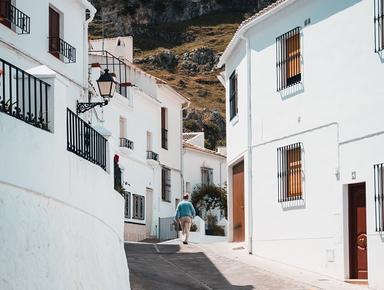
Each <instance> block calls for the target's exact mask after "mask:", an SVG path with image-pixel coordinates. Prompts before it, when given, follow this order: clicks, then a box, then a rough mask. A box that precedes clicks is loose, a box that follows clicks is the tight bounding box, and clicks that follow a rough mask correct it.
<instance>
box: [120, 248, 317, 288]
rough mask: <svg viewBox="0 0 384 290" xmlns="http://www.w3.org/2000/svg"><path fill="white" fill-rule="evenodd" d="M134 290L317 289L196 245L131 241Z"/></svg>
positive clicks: (129, 254) (130, 262) (130, 264)
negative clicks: (217, 254) (220, 255)
mask: <svg viewBox="0 0 384 290" xmlns="http://www.w3.org/2000/svg"><path fill="white" fill-rule="evenodd" d="M125 251H126V255H127V259H128V263H129V270H130V281H131V288H132V290H162V289H175V290H176V289H180V290H181V289H244V290H248V289H249V290H250V289H287V290H288V289H295V290H301V289H314V287H311V286H307V285H304V284H301V283H299V282H295V281H293V280H291V279H289V278H285V277H282V276H277V275H275V274H273V273H270V272H267V271H264V270H262V269H259V268H256V267H252V266H249V265H247V264H243V263H241V262H240V261H236V260H232V259H229V258H224V257H219V256H216V255H214V254H213V253H211V252H207V251H204V250H202V249H201V248H199V247H198V246H195V245H191V244H189V245H176V244H173V245H166V244H143V243H128V244H126V245H125Z"/></svg>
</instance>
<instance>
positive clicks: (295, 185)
mask: <svg viewBox="0 0 384 290" xmlns="http://www.w3.org/2000/svg"><path fill="white" fill-rule="evenodd" d="M287 166H288V168H287V172H288V178H287V183H288V186H287V187H288V197H294V196H300V195H302V188H301V183H302V181H301V149H300V148H294V149H291V150H288V151H287Z"/></svg>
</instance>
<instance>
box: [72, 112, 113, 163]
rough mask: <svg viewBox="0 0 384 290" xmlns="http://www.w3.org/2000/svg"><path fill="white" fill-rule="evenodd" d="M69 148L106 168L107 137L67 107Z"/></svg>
mask: <svg viewBox="0 0 384 290" xmlns="http://www.w3.org/2000/svg"><path fill="white" fill-rule="evenodd" d="M67 150H68V151H70V152H72V153H75V154H76V155H78V156H80V157H82V158H84V159H86V160H88V161H90V162H92V163H94V164H96V165H98V166H100V167H101V168H103V169H104V170H106V164H107V139H105V138H104V137H103V136H102V135H101V134H100V133H98V132H97V131H96V130H95V129H93V128H92V127H91V126H90V125H88V124H87V123H86V122H85V121H83V120H82V119H81V118H79V117H78V116H77V115H76V114H75V113H73V112H72V111H71V110H70V109H67Z"/></svg>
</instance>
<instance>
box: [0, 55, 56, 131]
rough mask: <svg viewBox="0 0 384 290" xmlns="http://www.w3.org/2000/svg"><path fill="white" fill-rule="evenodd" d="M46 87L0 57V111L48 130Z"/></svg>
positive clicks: (40, 81)
mask: <svg viewBox="0 0 384 290" xmlns="http://www.w3.org/2000/svg"><path fill="white" fill-rule="evenodd" d="M48 87H49V84H47V83H46V82H44V81H42V80H40V79H38V78H36V77H34V76H32V75H30V74H29V73H27V72H25V71H23V70H22V69H20V68H18V67H17V66H15V65H13V64H11V63H9V62H7V61H5V60H3V59H1V58H0V112H3V113H6V114H8V115H9V116H12V117H14V118H17V119H19V120H21V121H24V122H25V123H28V124H30V125H33V126H35V127H37V128H40V129H43V130H47V131H48V124H49V123H50V119H49V116H48V111H49V107H48Z"/></svg>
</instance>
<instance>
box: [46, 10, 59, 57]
mask: <svg viewBox="0 0 384 290" xmlns="http://www.w3.org/2000/svg"><path fill="white" fill-rule="evenodd" d="M49 52H50V53H51V54H53V55H54V56H56V57H57V58H59V57H60V54H59V52H60V14H59V13H58V12H57V11H55V10H54V9H52V8H51V7H49Z"/></svg>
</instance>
